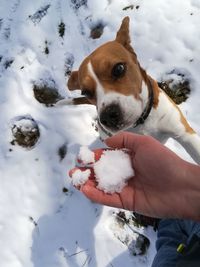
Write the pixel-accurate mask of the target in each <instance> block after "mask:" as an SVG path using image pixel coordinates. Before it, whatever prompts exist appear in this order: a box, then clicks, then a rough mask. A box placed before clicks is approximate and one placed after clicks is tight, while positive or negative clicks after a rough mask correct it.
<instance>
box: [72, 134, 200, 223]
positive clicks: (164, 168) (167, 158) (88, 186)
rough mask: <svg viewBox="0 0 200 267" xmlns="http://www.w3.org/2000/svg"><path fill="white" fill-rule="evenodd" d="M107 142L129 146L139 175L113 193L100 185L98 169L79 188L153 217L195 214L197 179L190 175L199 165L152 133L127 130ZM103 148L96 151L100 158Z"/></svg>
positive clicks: (105, 201) (99, 199)
mask: <svg viewBox="0 0 200 267" xmlns="http://www.w3.org/2000/svg"><path fill="white" fill-rule="evenodd" d="M106 144H107V145H108V146H109V147H111V148H118V149H122V148H126V149H128V150H129V152H130V157H131V160H132V164H133V168H134V171H135V176H134V177H133V178H131V179H130V180H129V181H128V184H127V186H125V187H124V189H123V190H122V192H120V193H114V194H112V195H111V194H106V193H104V192H103V191H101V190H99V189H98V188H96V182H95V177H94V172H91V175H90V179H89V180H88V181H87V182H86V183H85V184H84V185H82V186H81V187H80V188H79V189H80V191H81V192H83V193H84V194H85V195H86V196H87V197H88V198H90V199H91V200H92V201H95V202H98V203H101V204H104V205H108V206H112V207H117V208H124V209H127V210H132V211H135V212H137V213H140V214H144V215H147V216H151V217H158V218H166V217H170V218H172V217H176V218H194V214H193V212H191V202H190V200H189V195H190V192H191V190H193V182H192V185H191V181H190V178H189V177H190V176H192V175H193V168H194V167H196V166H195V165H192V164H190V163H188V162H186V161H184V160H182V159H181V158H179V157H178V156H177V155H176V154H175V153H173V152H172V151H171V150H169V149H168V148H167V147H165V146H163V145H162V144H160V143H159V142H158V141H156V140H155V139H153V138H152V137H149V136H141V135H136V134H132V133H127V132H125V133H120V134H117V135H115V136H113V137H111V138H109V139H107V140H106ZM100 151H101V150H97V151H96V152H95V159H96V160H98V159H99V157H100V154H101V153H100ZM73 171H74V170H71V171H70V175H72V173H73ZM198 171H199V169H198ZM191 180H193V179H192V177H191ZM190 189H191V190H190ZM199 192H200V191H199Z"/></svg>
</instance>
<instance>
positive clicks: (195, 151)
mask: <svg viewBox="0 0 200 267" xmlns="http://www.w3.org/2000/svg"><path fill="white" fill-rule="evenodd" d="M175 140H177V141H178V142H179V143H180V144H181V145H182V146H183V147H184V148H185V150H186V151H187V152H188V154H189V155H190V156H191V157H192V158H193V160H194V161H195V162H196V163H198V164H200V137H199V136H198V135H197V133H195V132H194V131H193V132H185V133H184V134H183V135H181V136H178V137H175Z"/></svg>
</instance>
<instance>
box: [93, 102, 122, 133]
mask: <svg viewBox="0 0 200 267" xmlns="http://www.w3.org/2000/svg"><path fill="white" fill-rule="evenodd" d="M98 123H99V126H100V128H101V130H103V131H104V132H108V133H111V134H114V133H116V132H118V131H120V130H122V129H123V128H124V126H125V123H124V112H123V110H122V108H121V107H120V105H119V104H118V103H113V104H110V105H108V106H106V107H104V108H103V109H102V110H101V111H100V113H99V119H98Z"/></svg>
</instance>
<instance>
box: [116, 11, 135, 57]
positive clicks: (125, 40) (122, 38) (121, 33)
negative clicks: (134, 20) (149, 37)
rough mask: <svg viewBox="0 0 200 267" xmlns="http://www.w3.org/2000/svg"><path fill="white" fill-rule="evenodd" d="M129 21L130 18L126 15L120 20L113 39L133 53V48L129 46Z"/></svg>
mask: <svg viewBox="0 0 200 267" xmlns="http://www.w3.org/2000/svg"><path fill="white" fill-rule="evenodd" d="M129 21H130V19H129V17H128V16H127V17H125V18H124V19H123V20H122V24H121V26H120V28H119V30H118V32H117V35H116V38H115V41H117V42H118V43H120V44H122V45H123V46H124V47H125V48H126V49H127V50H129V51H130V52H131V53H134V50H133V48H132V46H131V39H130V35H129Z"/></svg>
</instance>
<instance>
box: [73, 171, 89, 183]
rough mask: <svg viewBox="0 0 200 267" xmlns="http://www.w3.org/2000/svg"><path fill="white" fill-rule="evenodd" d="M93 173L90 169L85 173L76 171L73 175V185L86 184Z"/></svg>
mask: <svg viewBox="0 0 200 267" xmlns="http://www.w3.org/2000/svg"><path fill="white" fill-rule="evenodd" d="M90 173H91V171H90V170H89V169H87V170H85V171H83V170H76V171H75V172H74V173H73V174H72V183H73V185H75V186H77V185H82V184H85V183H86V181H87V180H88V178H89V176H90Z"/></svg>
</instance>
